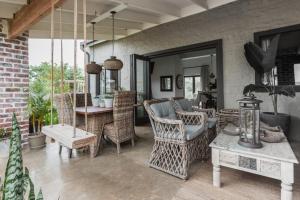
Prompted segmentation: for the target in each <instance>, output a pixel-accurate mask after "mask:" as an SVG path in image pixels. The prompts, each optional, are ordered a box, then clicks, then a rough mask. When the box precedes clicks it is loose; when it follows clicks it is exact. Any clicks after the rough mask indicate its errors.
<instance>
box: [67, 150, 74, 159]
mask: <svg viewBox="0 0 300 200" xmlns="http://www.w3.org/2000/svg"><path fill="white" fill-rule="evenodd" d="M72 152H73V151H72V149H68V153H69V158H72Z"/></svg>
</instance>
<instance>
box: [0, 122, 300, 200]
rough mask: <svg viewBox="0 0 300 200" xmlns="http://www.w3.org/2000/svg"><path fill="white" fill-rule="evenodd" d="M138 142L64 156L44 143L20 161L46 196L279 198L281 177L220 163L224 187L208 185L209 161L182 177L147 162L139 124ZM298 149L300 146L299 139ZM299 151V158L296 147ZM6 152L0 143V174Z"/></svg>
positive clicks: (298, 173)
mask: <svg viewBox="0 0 300 200" xmlns="http://www.w3.org/2000/svg"><path fill="white" fill-rule="evenodd" d="M136 132H137V135H138V136H139V139H138V141H137V142H136V146H135V147H134V148H132V147H131V146H130V144H124V145H122V146H121V147H122V153H121V154H120V155H119V156H117V153H116V148H115V147H114V146H112V145H110V144H107V145H105V149H104V151H103V153H102V154H101V155H100V156H99V157H97V158H94V159H91V158H89V155H88V154H85V153H78V154H76V153H74V158H72V159H68V156H67V151H66V149H64V150H63V153H62V156H59V155H58V146H57V144H55V143H51V144H48V145H47V147H46V148H44V149H42V150H37V151H25V152H24V165H25V166H27V167H28V168H29V170H30V173H31V177H32V178H33V181H34V183H35V186H36V189H38V188H39V187H42V189H43V193H44V196H45V199H46V200H52V199H58V198H60V200H77V199H78V200H98V199H99V200H117V199H122V200H123V199H124V200H127V199H128V200H129V199H130V200H144V199H151V200H159V199H161V200H193V199H195V200H196V199H197V200H208V199H210V200H212V199H216V200H219V199H222V200H223V199H224V200H244V199H257V200H267V199H270V200H273V199H274V200H275V199H280V182H279V181H277V180H273V179H270V178H265V177H260V176H257V175H253V174H249V173H245V172H240V171H237V170H232V169H227V168H222V176H221V177H222V188H215V187H213V186H212V165H211V163H210V161H209V162H206V163H205V162H195V163H193V165H192V166H191V170H190V179H189V180H188V181H183V180H180V179H178V178H176V177H173V176H171V175H168V174H165V173H163V172H160V171H157V170H155V169H152V168H149V167H147V160H148V157H149V155H150V152H151V149H152V144H153V135H152V130H151V129H150V128H149V127H138V128H137V129H136ZM296 148H297V149H298V150H300V148H299V144H298V145H296ZM298 150H297V153H298V158H299V155H300V151H298ZM6 161H7V157H6V151H5V148H2V149H1V148H0V176H2V177H3V175H4V169H5V165H6ZM295 182H296V183H295V185H294V199H295V200H296V199H300V167H299V165H298V166H296V169H295Z"/></svg>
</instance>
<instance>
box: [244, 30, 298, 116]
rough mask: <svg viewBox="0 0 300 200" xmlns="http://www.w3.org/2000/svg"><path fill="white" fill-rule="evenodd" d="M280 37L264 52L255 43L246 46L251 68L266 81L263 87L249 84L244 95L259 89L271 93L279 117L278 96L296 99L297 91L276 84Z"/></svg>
mask: <svg viewBox="0 0 300 200" xmlns="http://www.w3.org/2000/svg"><path fill="white" fill-rule="evenodd" d="M279 38H280V35H276V36H275V37H274V38H273V39H272V41H271V43H270V45H269V47H268V49H267V50H266V51H264V50H263V49H261V48H260V47H259V46H257V45H256V44H254V43H253V42H248V43H247V44H245V45H244V49H245V57H246V59H247V61H248V63H249V64H250V66H251V67H252V68H253V69H254V70H255V72H256V73H258V74H260V75H264V76H265V78H266V80H265V82H264V83H262V84H261V85H255V84H249V85H247V86H246V87H245V88H244V91H243V94H244V95H246V94H249V93H251V92H255V91H257V90H258V89H264V90H266V91H267V92H268V93H269V96H270V97H271V100H272V104H273V109H274V114H275V115H278V96H279V95H284V96H287V97H292V98H293V97H295V95H296V93H295V89H294V87H293V86H291V85H287V86H278V85H277V84H276V76H277V75H276V73H275V70H274V68H275V66H276V64H275V63H276V55H277V48H278V43H279Z"/></svg>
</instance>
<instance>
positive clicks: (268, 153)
mask: <svg viewBox="0 0 300 200" xmlns="http://www.w3.org/2000/svg"><path fill="white" fill-rule="evenodd" d="M238 140H239V136H231V135H226V134H223V133H220V134H219V135H218V136H217V137H216V138H215V139H214V141H213V142H212V143H210V145H209V146H210V147H212V148H217V149H221V150H228V151H231V152H237V153H244V154H248V155H252V156H259V157H265V158H269V159H276V160H280V161H285V162H291V163H298V160H297V158H296V156H295V154H294V152H293V150H292V148H291V146H290V144H289V142H288V141H287V139H285V140H284V141H283V142H280V143H266V142H262V144H263V147H262V148H260V149H252V148H246V147H243V146H241V145H239V144H238Z"/></svg>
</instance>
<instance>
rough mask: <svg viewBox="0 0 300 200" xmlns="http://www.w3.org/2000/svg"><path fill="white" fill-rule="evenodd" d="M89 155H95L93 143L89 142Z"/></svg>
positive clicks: (92, 156)
mask: <svg viewBox="0 0 300 200" xmlns="http://www.w3.org/2000/svg"><path fill="white" fill-rule="evenodd" d="M90 157H91V158H94V157H96V155H95V143H92V144H90Z"/></svg>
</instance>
